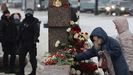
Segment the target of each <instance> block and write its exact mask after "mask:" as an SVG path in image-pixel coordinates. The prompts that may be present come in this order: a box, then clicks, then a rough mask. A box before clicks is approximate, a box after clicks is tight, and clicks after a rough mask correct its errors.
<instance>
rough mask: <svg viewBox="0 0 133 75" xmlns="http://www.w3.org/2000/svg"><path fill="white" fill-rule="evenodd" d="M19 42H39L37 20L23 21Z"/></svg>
mask: <svg viewBox="0 0 133 75" xmlns="http://www.w3.org/2000/svg"><path fill="white" fill-rule="evenodd" d="M19 34H20V35H19V40H20V42H25V43H26V42H31V43H33V42H39V40H38V37H39V35H40V22H39V20H38V19H37V18H34V17H32V18H30V19H26V18H25V19H24V20H23V21H22V25H21V27H20V33H19Z"/></svg>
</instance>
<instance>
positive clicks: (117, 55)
mask: <svg viewBox="0 0 133 75" xmlns="http://www.w3.org/2000/svg"><path fill="white" fill-rule="evenodd" d="M90 39H91V41H92V42H93V44H94V46H93V47H92V48H91V49H88V50H87V51H86V52H84V53H80V54H78V55H76V56H75V61H81V60H86V59H90V58H92V57H95V56H98V57H99V56H101V55H103V54H104V51H103V50H106V52H107V53H108V54H109V56H110V59H111V61H112V64H113V65H112V66H113V68H114V72H115V75H129V70H128V66H127V63H126V61H125V58H124V56H123V54H122V51H121V47H120V45H119V43H118V42H117V41H116V40H115V39H113V38H111V37H109V36H108V35H107V34H106V32H105V31H104V30H103V29H102V28H100V27H98V28H96V29H94V30H93V32H92V33H91V35H90ZM110 75H114V74H113V73H110Z"/></svg>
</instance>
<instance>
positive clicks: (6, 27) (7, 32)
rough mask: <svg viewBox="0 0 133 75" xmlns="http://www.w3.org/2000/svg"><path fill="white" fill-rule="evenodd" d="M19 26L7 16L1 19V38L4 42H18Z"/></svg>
mask: <svg viewBox="0 0 133 75" xmlns="http://www.w3.org/2000/svg"><path fill="white" fill-rule="evenodd" d="M16 37H17V28H16V25H14V24H13V23H12V21H11V19H7V18H6V17H5V16H2V17H1V20H0V39H1V41H2V42H16Z"/></svg>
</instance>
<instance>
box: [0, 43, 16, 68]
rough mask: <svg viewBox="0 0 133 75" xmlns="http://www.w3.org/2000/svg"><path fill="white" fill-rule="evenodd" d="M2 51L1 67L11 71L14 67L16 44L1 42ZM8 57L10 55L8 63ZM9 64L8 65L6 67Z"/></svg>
mask: <svg viewBox="0 0 133 75" xmlns="http://www.w3.org/2000/svg"><path fill="white" fill-rule="evenodd" d="M2 49H3V52H4V54H3V65H4V67H5V68H8V66H9V67H10V68H11V69H14V67H15V59H16V44H15V43H14V42H2ZM9 55H10V62H9V59H8V58H9ZM8 64H9V65H8Z"/></svg>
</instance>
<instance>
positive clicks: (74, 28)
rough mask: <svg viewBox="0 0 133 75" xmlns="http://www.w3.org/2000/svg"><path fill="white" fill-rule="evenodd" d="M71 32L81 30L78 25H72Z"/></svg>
mask: <svg viewBox="0 0 133 75" xmlns="http://www.w3.org/2000/svg"><path fill="white" fill-rule="evenodd" d="M71 32H73V33H79V32H81V29H80V27H79V26H74V27H72V29H71Z"/></svg>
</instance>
